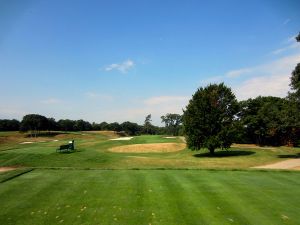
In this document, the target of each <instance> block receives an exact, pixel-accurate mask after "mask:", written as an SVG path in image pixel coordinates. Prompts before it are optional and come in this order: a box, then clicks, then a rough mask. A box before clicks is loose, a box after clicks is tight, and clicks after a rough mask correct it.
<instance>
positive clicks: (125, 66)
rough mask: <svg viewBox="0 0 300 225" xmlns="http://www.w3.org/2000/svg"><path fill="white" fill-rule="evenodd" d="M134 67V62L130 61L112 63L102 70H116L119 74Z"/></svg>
mask: <svg viewBox="0 0 300 225" xmlns="http://www.w3.org/2000/svg"><path fill="white" fill-rule="evenodd" d="M134 66H135V64H134V62H133V61H132V60H130V59H128V60H126V61H124V62H122V63H113V64H111V65H109V66H106V67H105V68H104V70H105V71H108V72H109V71H112V70H117V71H119V72H121V73H127V72H128V70H130V69H132V68H133V67H134Z"/></svg>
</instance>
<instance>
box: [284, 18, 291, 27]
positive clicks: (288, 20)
mask: <svg viewBox="0 0 300 225" xmlns="http://www.w3.org/2000/svg"><path fill="white" fill-rule="evenodd" d="M290 21H291V19H289V18H288V19H286V20H285V21H284V22H283V25H287V24H288V23H289V22H290Z"/></svg>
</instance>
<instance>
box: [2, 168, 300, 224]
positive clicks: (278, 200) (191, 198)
mask: <svg viewBox="0 0 300 225" xmlns="http://www.w3.org/2000/svg"><path fill="white" fill-rule="evenodd" d="M8 173H13V171H11V172H8ZM299 185H300V173H299V172H264V171H209V170H53V169H51V170H49V169H35V170H33V171H31V172H27V173H24V174H22V175H20V176H17V177H15V178H14V179H9V180H7V181H5V182H4V183H1V184H0V199H1V211H0V224H5V225H19V224H23V225H32V224H68V225H77V224H86V225H87V224H103V225H105V224H122V225H126V224H130V225H132V224H136V225H140V224H147V225H148V224H161V225H169V224H170V225H176V224H178V225H182V224H204V225H205V224H255V225H256V224H264V225H273V224H299V221H300V214H299V205H300V198H299V197H298V196H300V189H299Z"/></svg>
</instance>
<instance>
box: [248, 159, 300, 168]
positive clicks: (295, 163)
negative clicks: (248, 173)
mask: <svg viewBox="0 0 300 225" xmlns="http://www.w3.org/2000/svg"><path fill="white" fill-rule="evenodd" d="M299 166H300V159H288V160H284V161H281V162H277V163H272V164H269V165H263V166H255V167H252V168H256V169H293V168H296V167H299Z"/></svg>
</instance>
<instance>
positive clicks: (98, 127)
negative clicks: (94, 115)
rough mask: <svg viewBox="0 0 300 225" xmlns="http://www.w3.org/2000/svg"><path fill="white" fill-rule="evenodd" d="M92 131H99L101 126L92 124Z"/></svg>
mask: <svg viewBox="0 0 300 225" xmlns="http://www.w3.org/2000/svg"><path fill="white" fill-rule="evenodd" d="M92 130H101V126H100V124H98V123H95V122H93V123H92Z"/></svg>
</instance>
